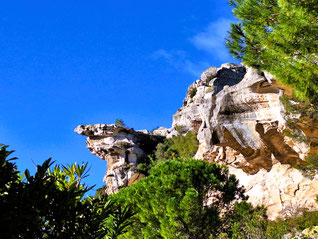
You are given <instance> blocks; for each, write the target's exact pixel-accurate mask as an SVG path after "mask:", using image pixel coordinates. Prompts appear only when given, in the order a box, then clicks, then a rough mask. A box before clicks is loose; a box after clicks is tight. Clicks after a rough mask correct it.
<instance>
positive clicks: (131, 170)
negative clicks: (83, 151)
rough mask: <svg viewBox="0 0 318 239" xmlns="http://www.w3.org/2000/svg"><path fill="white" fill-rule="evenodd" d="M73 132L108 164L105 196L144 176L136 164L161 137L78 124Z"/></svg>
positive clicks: (149, 151) (113, 126)
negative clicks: (79, 135) (82, 138)
mask: <svg viewBox="0 0 318 239" xmlns="http://www.w3.org/2000/svg"><path fill="white" fill-rule="evenodd" d="M75 132H76V133H78V134H81V135H85V136H87V139H86V143H87V148H88V149H89V150H90V151H91V152H92V153H93V154H95V155H97V156H98V157H99V158H101V159H104V160H106V161H107V172H106V175H105V177H104V182H105V183H106V185H107V190H106V193H116V192H118V190H119V189H120V188H122V187H127V186H129V185H130V184H131V183H133V182H134V181H135V180H138V179H140V178H142V177H144V175H142V174H141V173H139V172H138V170H137V165H138V163H142V162H143V160H145V159H146V155H147V154H150V153H152V151H153V150H154V149H155V147H156V145H157V144H158V143H160V142H162V141H163V139H164V137H162V136H155V135H150V134H149V132H147V131H134V130H132V129H129V128H126V127H123V126H117V125H105V124H95V125H80V126H78V127H77V128H76V129H75Z"/></svg>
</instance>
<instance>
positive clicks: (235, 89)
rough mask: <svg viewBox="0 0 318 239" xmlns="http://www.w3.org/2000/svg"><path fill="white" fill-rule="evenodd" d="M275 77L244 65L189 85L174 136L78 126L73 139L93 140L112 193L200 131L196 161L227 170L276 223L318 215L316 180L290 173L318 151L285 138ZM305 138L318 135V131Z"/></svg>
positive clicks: (205, 75)
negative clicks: (167, 141)
mask: <svg viewBox="0 0 318 239" xmlns="http://www.w3.org/2000/svg"><path fill="white" fill-rule="evenodd" d="M273 78H274V77H273V76H271V75H269V74H266V73H265V74H261V73H259V72H257V71H256V70H254V69H251V68H246V67H244V66H242V65H235V64H224V65H222V66H221V67H220V68H216V67H211V68H210V69H208V70H207V71H205V72H204V73H203V74H202V76H201V79H199V80H197V81H195V82H194V83H193V84H192V85H190V86H189V88H188V92H187V95H186V97H185V99H184V101H183V106H182V107H181V108H180V109H179V110H178V111H177V113H176V114H175V115H174V116H173V124H172V127H171V128H170V129H167V128H164V127H160V128H158V129H156V130H154V131H153V134H149V132H147V131H139V132H136V131H133V130H131V129H127V128H124V127H119V126H116V125H104V124H98V125H86V126H79V127H77V128H76V129H75V132H76V133H79V134H82V135H85V136H88V138H87V147H88V149H89V150H91V152H92V153H93V154H96V155H97V156H98V157H100V158H102V159H104V160H106V161H107V164H108V165H107V173H106V175H105V178H104V181H105V182H106V184H107V193H115V192H117V191H118V190H119V188H122V187H126V186H129V185H130V184H131V183H134V182H136V181H138V180H139V179H140V178H142V177H144V175H142V174H140V173H138V172H137V169H136V166H137V165H138V163H140V162H142V161H143V160H145V157H146V155H147V154H149V153H151V152H152V151H153V150H154V149H155V147H156V145H157V144H158V143H159V142H161V141H162V140H163V139H164V138H165V137H166V138H171V137H173V136H175V135H178V134H184V135H185V134H186V133H187V132H189V131H194V132H196V133H197V138H198V140H199V149H198V151H197V153H196V156H195V157H196V158H197V159H204V160H207V161H208V162H216V163H220V164H226V165H227V166H228V167H229V170H230V173H233V174H235V175H236V176H237V178H238V179H239V181H240V184H242V185H244V186H245V188H246V194H247V195H248V196H249V201H250V202H251V203H252V204H254V205H265V207H267V209H268V215H269V218H270V219H274V218H276V217H278V216H284V215H291V214H292V213H293V211H296V210H297V209H299V208H303V207H305V208H309V209H318V205H317V203H316V202H315V199H316V196H317V195H318V175H316V176H315V177H314V179H309V178H306V177H304V176H303V175H302V174H301V172H300V171H298V170H297V169H295V168H294V167H292V166H291V165H297V164H300V163H302V162H303V160H304V159H305V156H306V155H307V154H308V153H309V152H315V150H316V151H317V147H316V149H315V150H313V148H310V147H309V145H307V144H305V143H301V142H297V141H295V140H293V139H291V138H288V137H286V136H285V135H284V133H283V131H284V129H285V128H286V120H285V118H286V115H285V109H284V106H283V105H282V103H281V102H280V97H281V96H282V95H283V93H284V91H283V90H282V89H280V88H278V87H277V86H275V82H274V81H273ZM317 128H318V127H317ZM303 131H304V134H306V135H307V136H317V132H316V131H317V130H316V131H313V130H309V129H304V130H303Z"/></svg>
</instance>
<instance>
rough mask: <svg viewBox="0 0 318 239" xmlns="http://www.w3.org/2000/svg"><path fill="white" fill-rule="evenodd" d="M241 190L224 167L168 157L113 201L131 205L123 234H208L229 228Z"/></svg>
mask: <svg viewBox="0 0 318 239" xmlns="http://www.w3.org/2000/svg"><path fill="white" fill-rule="evenodd" d="M243 192H244V191H243V188H241V187H239V186H238V181H237V180H236V178H235V176H234V175H229V174H228V171H227V169H226V167H223V166H218V165H216V164H209V163H207V162H205V161H202V160H195V159H170V160H166V161H162V162H160V163H158V164H157V165H156V166H154V167H153V168H151V170H150V175H149V176H148V177H146V178H144V179H142V180H140V181H139V182H138V183H136V184H133V185H131V186H130V187H129V188H124V189H121V190H120V192H119V193H118V194H117V195H114V197H115V198H116V199H118V200H119V201H120V202H122V203H125V204H127V205H132V207H133V208H134V210H135V212H136V215H135V216H134V219H135V223H134V224H133V225H132V226H131V227H130V228H129V233H128V234H127V235H126V236H124V237H127V238H171V239H172V238H178V239H181V238H196V239H199V238H209V237H210V236H212V235H214V236H217V235H219V234H221V233H222V232H223V231H224V230H226V229H228V228H229V227H230V225H231V224H230V221H229V217H228V216H229V215H230V214H231V212H232V209H233V208H232V206H233V204H234V202H235V201H236V200H238V199H245V197H244V195H243Z"/></svg>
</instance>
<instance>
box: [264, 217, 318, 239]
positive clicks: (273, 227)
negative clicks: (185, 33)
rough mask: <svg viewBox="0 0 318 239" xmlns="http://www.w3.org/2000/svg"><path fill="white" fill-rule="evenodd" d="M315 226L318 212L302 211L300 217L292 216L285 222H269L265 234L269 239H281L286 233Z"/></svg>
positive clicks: (317, 223)
mask: <svg viewBox="0 0 318 239" xmlns="http://www.w3.org/2000/svg"><path fill="white" fill-rule="evenodd" d="M317 225H318V211H313V212H309V211H304V212H303V215H301V216H294V217H291V218H288V219H286V220H284V219H278V220H276V221H269V222H268V226H267V231H266V234H267V238H269V239H281V238H283V235H285V234H287V233H290V232H295V231H303V230H304V229H306V228H310V227H312V226H317Z"/></svg>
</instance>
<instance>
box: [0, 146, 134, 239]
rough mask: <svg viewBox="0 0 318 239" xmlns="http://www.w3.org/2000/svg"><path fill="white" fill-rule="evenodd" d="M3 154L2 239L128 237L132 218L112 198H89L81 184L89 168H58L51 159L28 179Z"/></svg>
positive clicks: (0, 184) (0, 189)
mask: <svg viewBox="0 0 318 239" xmlns="http://www.w3.org/2000/svg"><path fill="white" fill-rule="evenodd" d="M12 152H13V151H7V146H2V147H1V148H0V211H1V217H0V225H1V227H2V230H1V231H0V238H63V239H64V238H70V239H71V238H79V239H80V238H85V239H86V238H117V236H118V235H120V234H122V233H125V228H126V227H127V226H128V225H129V223H130V221H129V219H130V218H131V217H132V215H133V213H132V211H131V209H130V208H129V207H121V206H120V205H117V204H115V201H113V200H111V199H110V198H109V197H108V196H107V195H105V196H103V197H86V198H84V194H85V193H86V192H87V191H88V190H90V189H91V187H87V186H85V184H83V183H82V182H81V180H82V179H83V178H84V177H86V176H87V164H82V165H76V164H73V165H67V166H63V167H60V166H55V167H54V168H53V169H50V167H51V166H52V165H53V163H52V161H51V159H48V160H46V161H45V162H44V163H43V164H42V165H38V166H37V172H36V173H35V175H34V176H31V175H30V172H29V171H28V170H26V171H25V173H24V175H25V179H23V177H21V176H20V175H19V172H18V170H17V166H16V164H15V163H14V162H12V161H13V160H14V159H15V158H12V159H8V156H9V155H10V154H11V153H12Z"/></svg>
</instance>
